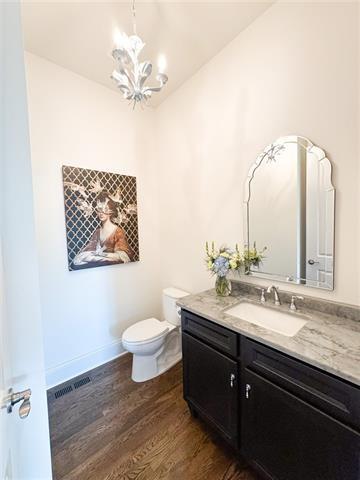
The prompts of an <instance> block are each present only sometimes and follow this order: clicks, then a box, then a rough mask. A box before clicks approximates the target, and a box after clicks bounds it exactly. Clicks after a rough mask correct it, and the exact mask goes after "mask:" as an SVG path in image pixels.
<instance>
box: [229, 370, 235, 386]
mask: <svg viewBox="0 0 360 480" xmlns="http://www.w3.org/2000/svg"><path fill="white" fill-rule="evenodd" d="M234 383H235V374H234V373H231V374H230V387H231V388H233V387H234Z"/></svg>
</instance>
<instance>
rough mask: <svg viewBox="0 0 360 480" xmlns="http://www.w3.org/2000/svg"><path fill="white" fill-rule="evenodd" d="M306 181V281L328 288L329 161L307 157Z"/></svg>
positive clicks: (330, 266)
mask: <svg viewBox="0 0 360 480" xmlns="http://www.w3.org/2000/svg"><path fill="white" fill-rule="evenodd" d="M306 181H307V185H306V192H307V199H306V278H307V279H308V280H313V281H315V282H321V283H322V284H323V283H327V284H328V285H329V286H332V284H333V250H334V238H333V231H334V212H333V205H334V195H335V193H334V188H333V186H332V185H331V166H330V164H329V162H328V161H320V162H319V161H318V159H317V158H316V157H315V156H314V157H313V156H308V162H307V180H306Z"/></svg>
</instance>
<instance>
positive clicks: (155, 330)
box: [122, 318, 175, 345]
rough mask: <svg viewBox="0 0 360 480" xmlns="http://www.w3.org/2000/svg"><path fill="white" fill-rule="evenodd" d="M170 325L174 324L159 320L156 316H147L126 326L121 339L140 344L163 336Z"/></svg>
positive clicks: (169, 328)
mask: <svg viewBox="0 0 360 480" xmlns="http://www.w3.org/2000/svg"><path fill="white" fill-rule="evenodd" d="M172 327H174V326H173V325H170V324H169V323H168V322H160V320H158V319H157V318H147V319H146V320H141V321H140V322H137V323H135V324H134V325H131V326H130V327H129V328H127V329H126V330H125V332H124V333H123V336H122V339H123V341H125V342H126V343H128V344H136V345H140V344H142V343H148V342H151V341H153V340H156V339H158V338H160V337H162V336H164V335H165V334H166V333H168V332H169V331H170V330H172V329H173V328H172ZM174 328H175V327H174Z"/></svg>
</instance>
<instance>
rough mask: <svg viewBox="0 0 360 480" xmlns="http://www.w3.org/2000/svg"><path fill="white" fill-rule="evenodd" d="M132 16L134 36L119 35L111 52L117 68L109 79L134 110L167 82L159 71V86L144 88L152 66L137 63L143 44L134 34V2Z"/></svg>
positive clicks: (157, 78) (157, 77) (148, 63)
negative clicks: (117, 65) (113, 81)
mask: <svg viewBox="0 0 360 480" xmlns="http://www.w3.org/2000/svg"><path fill="white" fill-rule="evenodd" d="M132 15H133V30H134V34H133V35H131V36H130V37H128V36H127V35H126V33H122V34H120V35H119V37H118V39H117V42H116V43H117V46H116V48H114V50H113V51H112V56H113V58H114V59H115V60H116V61H117V62H119V68H118V70H114V71H113V73H112V75H111V78H112V79H113V80H115V82H116V84H117V87H118V88H119V90H120V91H121V92H122V93H123V94H124V98H126V99H127V100H130V103H132V105H133V108H135V105H136V103H140V104H142V103H146V101H147V100H148V99H149V98H150V97H151V95H152V93H153V92H160V90H161V89H162V88H163V86H164V85H165V84H166V82H167V81H168V77H167V75H165V73H163V72H160V71H159V73H158V74H157V75H156V80H157V81H158V82H159V84H160V85H159V86H158V87H148V86H145V82H146V80H147V78H148V77H149V76H150V75H151V72H152V65H151V63H150V62H147V61H145V62H141V63H139V59H138V56H139V54H140V52H141V50H142V49H143V48H144V46H145V43H143V41H142V40H141V38H140V37H138V36H137V34H136V10H135V0H133V3H132Z"/></svg>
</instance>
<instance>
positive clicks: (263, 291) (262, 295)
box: [256, 287, 266, 303]
mask: <svg viewBox="0 0 360 480" xmlns="http://www.w3.org/2000/svg"><path fill="white" fill-rule="evenodd" d="M256 290H259V291H260V292H261V296H260V302H261V303H265V302H266V297H265V288H261V287H256Z"/></svg>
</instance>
